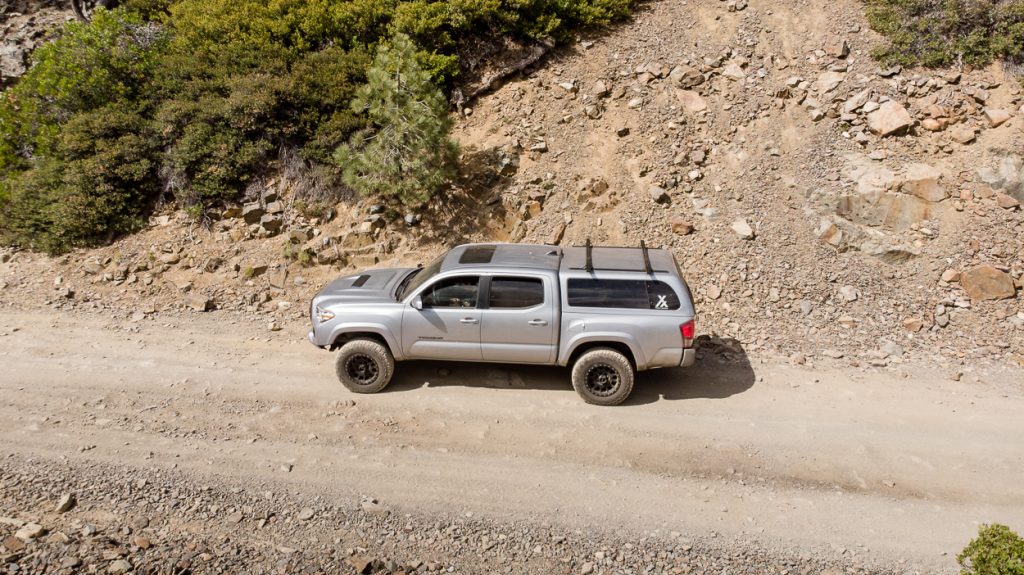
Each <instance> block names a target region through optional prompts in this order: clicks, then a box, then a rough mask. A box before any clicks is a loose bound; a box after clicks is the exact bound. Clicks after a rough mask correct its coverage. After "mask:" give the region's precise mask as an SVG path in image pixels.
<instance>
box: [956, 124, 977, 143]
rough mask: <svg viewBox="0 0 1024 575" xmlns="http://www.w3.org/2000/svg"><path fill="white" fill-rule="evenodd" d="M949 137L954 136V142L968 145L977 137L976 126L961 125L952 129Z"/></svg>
mask: <svg viewBox="0 0 1024 575" xmlns="http://www.w3.org/2000/svg"><path fill="white" fill-rule="evenodd" d="M949 137H950V138H953V141H954V142H957V143H959V144H964V145H967V144H970V143H971V142H973V141H974V140H975V139H976V138H977V133H975V131H974V128H968V127H966V126H961V127H959V128H955V129H953V130H950V132H949Z"/></svg>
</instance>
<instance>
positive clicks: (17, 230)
mask: <svg viewBox="0 0 1024 575" xmlns="http://www.w3.org/2000/svg"><path fill="white" fill-rule="evenodd" d="M165 44H166V34H165V33H164V32H163V30H162V29H161V28H160V27H159V26H156V25H153V24H147V23H144V22H143V21H142V20H141V19H140V18H138V17H136V16H130V15H126V14H124V13H110V12H106V11H99V12H98V13H97V14H96V17H95V19H94V21H93V23H92V24H91V25H85V24H80V23H72V24H69V25H68V26H67V28H66V29H65V31H64V35H63V36H62V37H61V38H60V39H59V40H57V41H56V42H54V43H52V44H49V45H46V46H44V47H42V48H40V49H39V51H37V52H36V53H35V55H34V57H35V64H34V66H33V67H32V69H31V70H30V72H29V73H28V74H27V75H26V76H25V78H23V79H22V81H21V82H19V83H18V84H17V85H16V86H15V87H14V88H12V89H10V90H8V91H7V92H6V93H4V95H3V96H4V97H3V100H2V101H0V171H2V173H3V176H0V237H2V238H3V239H4V240H5V241H6V242H7V243H14V244H19V245H24V246H27V247H31V248H34V249H42V250H47V251H63V250H65V249H68V248H70V247H72V246H76V245H95V244H99V243H103V242H107V241H110V239H111V238H112V237H114V236H116V235H117V234H121V233H125V232H129V231H133V230H135V229H137V228H138V226H139V224H140V222H141V220H142V216H143V214H144V212H145V210H146V208H147V203H148V202H151V201H152V200H153V199H154V197H155V196H156V194H158V192H159V186H158V183H157V182H158V178H157V166H158V161H159V159H158V154H159V142H158V139H157V137H156V135H155V133H154V131H153V129H152V125H151V122H150V121H148V120H147V119H146V118H145V110H144V104H143V102H145V100H146V95H147V90H148V87H149V82H150V80H151V78H152V75H153V71H154V69H155V68H156V66H157V62H158V56H159V53H160V51H161V50H162V49H163V47H164V46H165Z"/></svg>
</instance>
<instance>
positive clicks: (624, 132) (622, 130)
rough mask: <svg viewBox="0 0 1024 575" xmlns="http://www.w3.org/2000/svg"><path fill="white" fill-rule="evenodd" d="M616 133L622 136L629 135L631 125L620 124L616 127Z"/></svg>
mask: <svg viewBox="0 0 1024 575" xmlns="http://www.w3.org/2000/svg"><path fill="white" fill-rule="evenodd" d="M615 135H616V136H618V137H620V138H624V137H626V136H628V135H629V127H627V126H619V127H618V128H615Z"/></svg>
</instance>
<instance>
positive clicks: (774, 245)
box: [0, 0, 1024, 373]
mask: <svg viewBox="0 0 1024 575" xmlns="http://www.w3.org/2000/svg"><path fill="white" fill-rule="evenodd" d="M876 42H878V38H877V37H876V35H875V34H874V33H872V32H871V31H870V30H869V29H868V27H867V25H866V22H865V21H864V18H863V14H862V13H861V7H860V5H859V3H857V2H854V1H852V0H850V1H844V2H838V3H836V2H827V3H826V2H824V1H797V0H786V1H783V2H772V3H770V4H769V3H760V2H754V3H750V4H749V6H748V5H747V3H745V2H728V3H726V2H721V1H717V0H701V1H696V2H688V3H685V4H684V3H678V2H655V3H649V4H644V5H643V6H642V7H641V8H640V11H639V12H638V13H637V14H636V16H635V18H634V20H633V21H632V22H629V23H626V24H623V25H621V26H619V27H617V28H614V29H612V30H609V31H607V32H605V33H602V34H601V35H599V36H595V37H594V38H581V39H579V41H577V42H576V43H574V44H572V45H571V46H567V47H563V48H562V49H560V50H557V51H555V52H554V53H552V55H551V56H549V57H548V58H547V59H546V60H545V62H544V63H543V64H542V65H540V66H537V67H535V68H533V69H531V70H528V71H527V72H526V73H525V74H524V75H522V76H520V77H518V78H516V79H514V80H512V81H510V82H507V83H505V84H504V85H502V86H500V87H499V88H498V89H496V90H495V91H494V92H492V93H490V94H488V95H485V96H483V97H481V98H479V99H477V100H476V101H472V102H468V103H466V108H464V109H463V111H462V114H463V115H462V117H461V118H460V122H459V125H458V127H457V133H456V136H457V137H458V139H459V140H460V141H461V143H462V145H463V150H464V158H463V160H464V165H465V166H466V167H465V171H466V174H465V176H464V178H463V180H462V181H461V182H460V184H459V186H458V187H457V189H456V190H454V191H453V192H452V193H450V194H448V195H447V196H446V197H444V198H439V199H437V200H436V201H435V202H434V204H433V205H432V206H430V209H429V210H425V211H423V212H422V213H403V212H398V211H394V210H390V209H385V208H383V207H380V206H372V205H370V204H369V203H366V202H364V203H362V204H359V205H353V204H350V203H348V204H341V205H339V206H337V208H336V209H335V210H330V211H328V212H327V213H323V212H319V213H309V210H308V208H305V207H304V206H303V205H302V202H301V201H298V200H297V198H296V194H295V193H294V191H295V188H296V186H297V185H298V182H297V181H296V178H290V177H283V178H281V179H279V180H275V181H270V182H267V183H266V184H265V185H263V186H261V187H260V190H257V191H256V192H255V193H254V194H251V197H252V198H253V201H252V202H251V203H249V204H247V205H245V206H238V207H237V208H233V209H230V210H228V211H227V212H225V213H223V214H219V215H217V216H216V218H217V219H216V221H213V222H212V224H211V227H210V229H209V230H207V229H204V228H202V227H200V226H197V225H194V224H190V223H188V221H187V219H186V218H184V217H183V216H181V215H179V214H169V215H165V216H162V217H160V218H155V219H154V221H153V227H152V229H150V230H148V231H146V232H143V233H141V234H138V235H136V236H134V237H130V238H127V239H124V240H122V241H120V242H118V243H116V244H115V245H113V246H111V247H108V248H104V249H101V250H95V251H92V252H78V253H75V254H72V255H70V256H67V257H65V258H61V259H58V260H51V259H48V258H41V257H38V256H33V255H31V254H27V253H18V254H7V255H5V256H4V258H5V259H9V260H11V261H9V262H7V263H6V264H4V265H3V266H2V267H0V273H2V274H3V275H2V276H0V277H2V278H3V280H2V281H3V282H4V283H3V284H0V285H6V287H4V289H3V291H0V298H3V299H4V300H17V301H19V302H23V301H28V302H39V301H44V302H45V303H47V304H48V305H51V306H56V307H61V308H65V307H75V308H81V307H86V308H89V307H92V308H99V309H101V310H108V311H114V312H115V313H117V314H122V315H124V316H125V317H135V318H137V320H138V321H143V320H145V319H146V318H150V317H152V316H154V315H158V314H159V313H164V312H169V311H175V310H178V311H180V310H183V309H184V308H185V307H186V306H187V307H191V308H194V309H196V310H209V309H237V310H243V311H245V312H247V313H250V314H252V313H258V314H260V315H261V316H262V317H265V319H266V320H267V323H268V325H270V326H272V327H273V326H274V325H275V322H278V321H286V320H296V321H299V320H301V319H302V318H303V317H304V314H305V309H304V308H305V303H304V302H305V301H307V298H308V297H309V296H310V295H311V294H312V293H314V292H315V291H316V289H318V287H319V286H320V285H322V284H323V283H325V282H326V281H328V280H329V279H330V278H332V277H334V276H336V275H338V274H339V273H344V271H345V270H352V269H355V268H359V267H369V266H374V265H391V264H397V263H416V262H419V261H426V260H428V259H430V258H431V257H432V256H433V255H434V254H436V253H437V252H439V251H440V250H442V249H443V248H444V247H446V246H450V245H453V244H455V243H459V242H464V241H473V240H477V241H488V240H499V241H537V242H554V243H562V244H572V243H582V242H584V241H585V240H586V239H588V238H589V239H591V240H592V241H594V242H595V243H610V244H634V245H635V244H638V243H639V241H640V240H645V241H647V243H648V244H660V245H665V246H667V247H669V248H671V249H672V250H673V251H674V252H675V253H676V255H677V257H678V258H679V260H680V262H681V263H682V265H683V267H684V270H685V273H686V276H687V278H688V280H689V281H690V283H691V287H692V288H693V291H694V293H695V296H696V298H697V305H698V311H699V314H700V317H699V326H700V329H701V331H703V332H704V333H706V334H710V335H712V336H713V338H712V340H713V341H735V342H736V345H741V346H742V347H743V348H744V349H745V350H746V351H748V352H757V351H766V352H771V353H776V354H782V355H783V356H785V357H788V358H789V359H790V360H791V361H793V362H796V363H804V362H813V361H815V359H816V358H829V359H830V360H831V359H837V358H843V359H844V361H849V362H850V363H852V364H854V365H863V366H876V367H882V366H886V365H890V364H895V363H900V362H902V361H904V360H905V359H906V358H907V357H908V356H909V355H911V354H928V355H932V356H935V357H936V358H937V359H938V360H939V361H941V362H942V364H943V365H948V366H949V370H950V372H951V373H956V372H957V371H958V370H957V369H956V367H955V364H956V363H962V362H964V361H967V360H978V359H982V358H985V359H992V360H995V361H996V362H998V363H1000V364H1004V365H1005V364H1006V363H1018V364H1019V363H1024V307H1022V304H1021V301H1022V300H1021V296H1020V295H1019V290H1020V288H1021V287H1022V285H1024V279H1022V277H1021V274H1022V271H1024V255H1022V254H1024V233H1022V232H1024V217H1022V214H1021V211H1020V201H1021V200H1024V184H1022V183H1021V182H1022V181H1024V171H1022V161H1021V159H1020V155H1021V153H1022V152H1024V150H1022V149H1021V147H1020V143H1019V142H1020V141H1021V135H1022V134H1021V128H1022V126H1024V120H1022V118H1021V117H1022V116H1024V112H1022V103H1024V100H1022V95H1021V89H1020V84H1019V83H1018V82H1017V81H1016V80H1015V79H1014V78H1012V77H1007V76H1006V75H1005V74H1004V73H1003V71H1002V70H1001V69H1000V68H998V67H992V68H989V69H985V70H956V71H954V70H939V71H923V70H901V69H888V70H882V69H879V67H878V65H877V64H876V63H875V62H874V61H873V60H872V59H871V58H870V57H869V56H868V53H869V51H870V48H871V46H872V45H874V44H875V43H876ZM299 195H300V196H301V194H299ZM421 220H422V221H421ZM979 270H981V271H979ZM965 277H966V278H968V279H967V284H968V285H963V281H962V280H963V278H965ZM58 280H59V281H58ZM55 286H56V289H58V290H59V291H57V292H55V291H53V290H54V289H55ZM1007 286H1009V287H1007ZM965 287H970V288H971V289H968V290H965V289H964V288H965ZM189 313H191V312H189ZM709 353H710V352H709Z"/></svg>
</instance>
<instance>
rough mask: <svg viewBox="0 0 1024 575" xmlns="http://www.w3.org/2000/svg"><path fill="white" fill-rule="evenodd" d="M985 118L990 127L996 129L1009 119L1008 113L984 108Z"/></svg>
mask: <svg viewBox="0 0 1024 575" xmlns="http://www.w3.org/2000/svg"><path fill="white" fill-rule="evenodd" d="M985 117H986V118H987V119H988V125H989V126H990V127H992V128H998V127H999V126H1001V125H1003V124H1004V123H1005V122H1006V121H1007V120H1009V119H1010V113H1009V112H1007V111H1006V110H1001V109H993V108H985Z"/></svg>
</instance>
